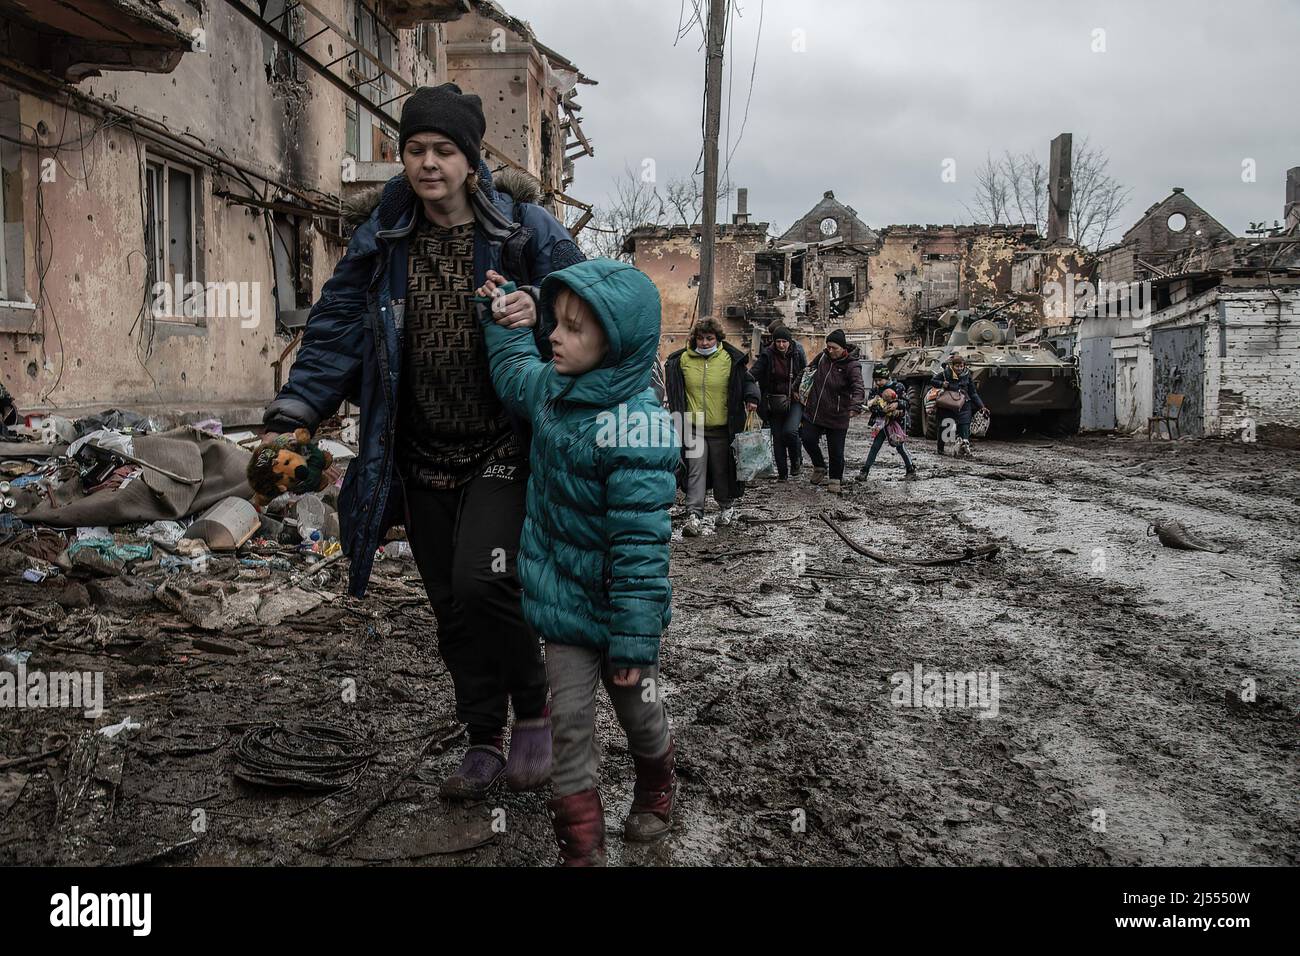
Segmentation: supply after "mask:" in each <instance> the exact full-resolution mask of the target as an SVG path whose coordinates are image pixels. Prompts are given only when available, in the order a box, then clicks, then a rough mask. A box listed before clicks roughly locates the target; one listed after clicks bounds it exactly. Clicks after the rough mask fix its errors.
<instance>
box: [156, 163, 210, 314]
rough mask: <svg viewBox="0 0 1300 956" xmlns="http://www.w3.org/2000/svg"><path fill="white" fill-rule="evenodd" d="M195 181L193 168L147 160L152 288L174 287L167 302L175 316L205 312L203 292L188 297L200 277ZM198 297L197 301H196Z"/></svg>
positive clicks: (166, 298) (166, 299) (167, 297)
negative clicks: (196, 264) (160, 285)
mask: <svg viewBox="0 0 1300 956" xmlns="http://www.w3.org/2000/svg"><path fill="white" fill-rule="evenodd" d="M194 183H195V175H194V171H193V170H192V169H188V168H186V167H184V166H181V165H178V164H176V163H173V162H171V161H170V160H165V159H147V160H146V161H145V209H146V214H147V217H148V218H147V223H146V227H145V249H146V251H147V255H148V263H149V288H150V289H153V288H154V286H155V284H156V283H159V282H165V283H166V284H167V285H168V286H170V287H171V293H170V295H168V296H166V297H165V299H163V301H165V302H167V303H168V304H169V305H170V315H171V316H172V317H174V318H181V317H194V316H198V315H201V314H202V304H203V294H202V293H201V292H199V293H196V294H195V295H194V296H186V294H185V291H184V290H185V287H186V285H187V284H188V283H190V282H194V281H196V279H197V276H196V272H195V268H194V262H195V252H196V243H195V228H194V191H195V190H194ZM196 300H197V301H196Z"/></svg>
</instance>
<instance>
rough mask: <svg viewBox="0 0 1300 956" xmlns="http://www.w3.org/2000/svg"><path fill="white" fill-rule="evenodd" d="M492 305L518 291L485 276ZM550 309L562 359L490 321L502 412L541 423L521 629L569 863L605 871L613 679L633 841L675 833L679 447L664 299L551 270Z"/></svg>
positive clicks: (632, 275)
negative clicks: (663, 330)
mask: <svg viewBox="0 0 1300 956" xmlns="http://www.w3.org/2000/svg"><path fill="white" fill-rule="evenodd" d="M488 280H489V281H488V282H487V283H486V284H485V285H484V286H483V287H482V288H481V289H480V290H479V293H480V295H489V296H490V295H492V294H493V293H494V292H495V291H496V287H497V286H499V285H501V284H503V283H504V282H505V279H504V278H503V277H502V276H500V275H499V274H497V273H495V272H489V273H488ZM540 299H541V302H540V305H541V308H540V310H539V312H540V314H541V317H542V321H543V322H544V323H547V324H548V325H549V326H551V327H552V328H551V331H550V335H549V338H550V342H551V346H552V349H553V354H554V357H553V359H552V360H551V361H550V362H544V361H542V359H541V357H540V356H539V354H538V352H537V348H536V345H535V344H534V340H533V335H532V332H531V330H530V329H528V328H504V327H502V326H500V325H497V324H496V323H495V322H492V321H491V320H490V319H491V317H490V315H489V314H488V310H487V309H484V310H483V314H482V320H483V328H484V334H485V336H486V342H487V349H488V355H489V359H490V362H491V368H492V381H493V384H494V385H495V386H496V390H497V393H498V395H499V396H500V397H501V401H502V402H503V403H504V404H505V405H507V406H508V407H510V408H512V409H514V410H515V411H516V412H518V413H519V414H522V415H526V416H527V417H528V419H529V420H530V421H531V423H532V428H533V437H532V445H531V449H532V450H531V456H530V468H531V474H530V477H529V482H528V504H527V517H526V518H525V521H524V528H523V535H522V537H521V538H520V543H519V559H518V564H519V577H520V580H521V582H522V584H523V590H524V594H523V609H524V616H525V618H527V620H528V622H529V624H530V625H531V626H532V627H533V629H534V630H536V631H537V633H538V635H539V636H540V637H541V638H542V639H543V640H544V641H545V642H546V673H547V679H548V681H549V683H550V688H551V714H550V720H551V739H552V749H553V764H552V779H551V782H552V790H553V799H552V800H551V801H550V803H549V804H548V806H549V808H550V811H551V814H552V817H553V819H554V823H555V833H556V839H557V840H558V841H559V844H560V854H561V860H562V862H564V863H565V864H566V865H592V864H596V865H599V864H601V863H603V862H604V852H605V822H604V812H603V809H602V806H601V802H600V791H599V790H598V789H597V782H598V776H597V768H598V755H597V751H596V749H595V747H594V742H595V741H594V737H595V693H596V684H597V681H598V680H600V681H603V682H604V684H605V688H606V690H607V691H608V692H609V696H610V700H611V701H612V703H613V705H614V710H615V712H616V713H617V715H618V719H619V723H620V724H621V725H622V726H623V729H624V731H625V732H626V733H627V736H628V749H629V750H630V751H631V753H632V759H633V762H634V763H635V765H636V787H635V790H634V797H633V801H632V809H631V812H630V814H629V816H628V818H627V821H626V823H625V824H624V836H625V838H626V839H629V840H636V841H650V840H656V839H659V838H660V837H662V836H664V835H665V834H666V833H667V832H668V830H669V826H670V824H671V815H672V803H673V785H674V781H675V774H674V760H673V744H672V739H671V736H670V735H669V730H668V719H667V715H666V713H665V711H664V706H663V702H662V700H661V697H660V694H661V691H660V689H659V686H658V661H659V638H660V635H661V634H662V633H663V631H664V629H665V628H666V627H667V626H668V621H669V617H670V614H671V607H670V605H671V600H672V588H671V586H670V584H669V581H668V551H669V544H668V542H669V538H670V536H671V532H672V524H671V521H670V518H669V514H668V509H669V508H670V506H671V505H672V503H673V500H674V495H675V493H676V470H677V463H678V461H679V459H680V455H681V447H680V441H679V439H678V436H677V434H676V432H675V431H674V430H673V427H672V422H671V418H670V417H669V415H668V414H667V412H665V411H664V410H663V408H662V407H661V406H660V404H659V402H658V401H657V399H656V397H655V394H654V391H653V389H652V388H651V387H650V379H651V371H652V369H653V366H654V360H655V357H656V353H657V351H658V346H659V294H658V292H657V291H656V290H655V287H654V285H653V283H651V281H650V280H649V278H647V277H646V275H645V274H644V273H642V272H639V271H638V270H636V269H634V268H632V267H631V266H629V265H627V264H625V263H621V262H615V261H613V260H611V259H593V260H589V261H587V262H581V263H578V264H577V265H574V266H570V267H569V268H567V269H563V270H560V271H558V272H553V273H551V274H550V275H549V276H547V277H546V279H545V280H544V281H543V283H542V287H541V295H540Z"/></svg>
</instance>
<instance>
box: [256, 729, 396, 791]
mask: <svg viewBox="0 0 1300 956" xmlns="http://www.w3.org/2000/svg"><path fill="white" fill-rule="evenodd" d="M376 753H377V751H376V750H375V749H374V748H372V747H371V746H370V745H369V744H368V743H367V742H366V740H365V738H363V737H362V736H361V735H360V734H357V733H356V732H354V731H352V730H349V729H348V728H346V727H339V726H336V725H333V724H325V723H316V722H310V723H308V722H304V723H300V724H278V723H276V724H264V725H262V726H258V727H253V728H251V729H249V730H248V731H246V732H245V733H244V736H243V737H241V738H240V739H239V743H238V744H236V745H235V760H236V762H237V763H238V765H239V766H238V767H237V768H236V770H235V779H236V780H242V781H244V782H245V783H249V784H253V785H255V786H259V787H270V788H272V789H301V790H318V791H320V790H340V789H342V788H344V787H349V786H351V785H352V784H354V783H356V782H357V780H358V779H360V777H361V775H362V774H363V773H365V772H366V768H367V767H369V766H370V761H371V760H372V759H373V758H374V757H375V755H376Z"/></svg>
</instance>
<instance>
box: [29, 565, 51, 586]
mask: <svg viewBox="0 0 1300 956" xmlns="http://www.w3.org/2000/svg"><path fill="white" fill-rule="evenodd" d="M47 577H49V572H47V571H42V570H41V569H40V568H28V569H27V570H26V571H24V572H23V580H24V581H28V582H30V583H31V584H40V583H41V582H42V581H44V580H45V579H46V578H47Z"/></svg>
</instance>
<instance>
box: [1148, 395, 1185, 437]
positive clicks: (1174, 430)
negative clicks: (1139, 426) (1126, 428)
mask: <svg viewBox="0 0 1300 956" xmlns="http://www.w3.org/2000/svg"><path fill="white" fill-rule="evenodd" d="M1182 412H1183V396H1182V395H1170V396H1168V397H1167V398H1166V399H1165V409H1164V411H1163V412H1161V413H1160V414H1159V415H1152V416H1151V417H1150V418H1148V419H1147V441H1150V440H1151V433H1152V432H1153V431H1156V430H1158V428H1159V426H1160V425H1164V426H1165V434H1167V435H1168V436H1169V438H1170V440H1173V439H1174V438H1182V437H1183V433H1182V429H1181V428H1179V426H1178V416H1179V415H1181V414H1182Z"/></svg>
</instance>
